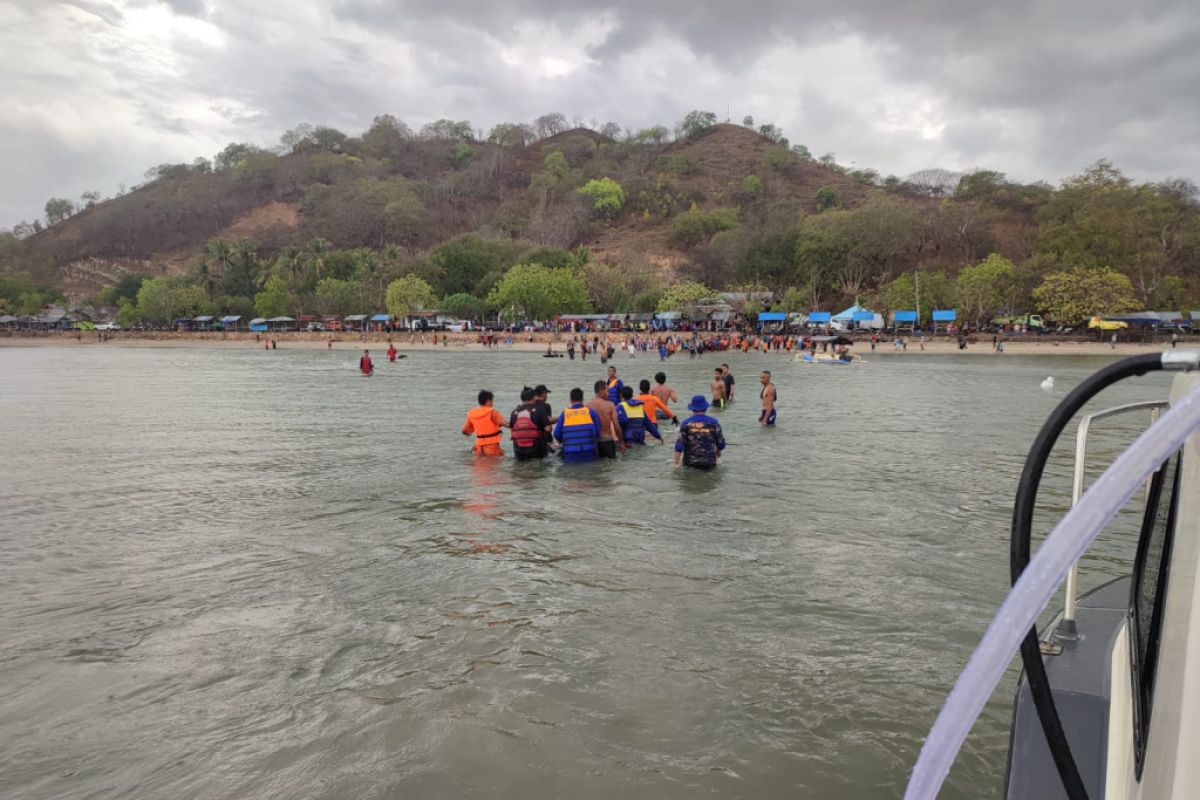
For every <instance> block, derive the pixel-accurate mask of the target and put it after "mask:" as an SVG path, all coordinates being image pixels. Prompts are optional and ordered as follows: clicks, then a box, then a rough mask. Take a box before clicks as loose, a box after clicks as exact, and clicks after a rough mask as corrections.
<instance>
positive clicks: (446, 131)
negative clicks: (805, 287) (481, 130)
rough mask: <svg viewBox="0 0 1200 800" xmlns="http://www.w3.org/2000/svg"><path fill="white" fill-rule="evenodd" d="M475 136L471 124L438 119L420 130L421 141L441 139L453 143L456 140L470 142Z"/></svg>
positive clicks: (464, 121) (463, 121)
mask: <svg viewBox="0 0 1200 800" xmlns="http://www.w3.org/2000/svg"><path fill="white" fill-rule="evenodd" d="M474 136H475V132H474V130H473V129H472V128H471V123H470V122H468V121H467V120H465V119H464V120H458V121H455V120H450V119H439V120H437V121H436V122H431V123H429V124H428V125H426V126H424V127H423V128H421V138H422V139H442V140H448V141H455V140H458V139H466V140H468V141H470V140H472V139H473V138H474Z"/></svg>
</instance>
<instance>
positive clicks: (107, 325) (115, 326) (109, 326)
mask: <svg viewBox="0 0 1200 800" xmlns="http://www.w3.org/2000/svg"><path fill="white" fill-rule="evenodd" d="M96 330H98V331H119V330H121V324H120V323H118V322H101V323H100V324H99V325H97V326H96Z"/></svg>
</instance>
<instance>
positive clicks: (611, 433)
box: [587, 381, 625, 458]
mask: <svg viewBox="0 0 1200 800" xmlns="http://www.w3.org/2000/svg"><path fill="white" fill-rule="evenodd" d="M593 388H594V389H595V392H596V396H595V397H593V398H592V399H591V400H590V401H588V404H587V407H588V408H590V409H591V410H592V411H594V412H596V416H597V417H598V418H599V420H600V440H599V441H598V442H597V443H596V452H597V453H598V454H599V456H600V458H616V457H617V449H618V448H620V449H621V450H624V449H625V437H624V436H623V435H622V433H621V424H620V423H619V422H618V421H617V406H616V404H614V403H612V402H610V401H609V399H608V382H607V381H596V385H595V386H594V387H593Z"/></svg>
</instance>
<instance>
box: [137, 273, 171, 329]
mask: <svg viewBox="0 0 1200 800" xmlns="http://www.w3.org/2000/svg"><path fill="white" fill-rule="evenodd" d="M171 290H172V286H171V282H170V281H169V280H168V279H167V278H148V279H147V280H145V281H143V282H142V286H141V288H140V289H138V293H137V317H138V319H143V320H145V321H146V322H155V323H164V322H170V321H171V315H172V313H173V310H174V309H173V305H172V302H171V300H172V298H171Z"/></svg>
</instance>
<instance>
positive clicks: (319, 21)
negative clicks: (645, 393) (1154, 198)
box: [0, 0, 1200, 224]
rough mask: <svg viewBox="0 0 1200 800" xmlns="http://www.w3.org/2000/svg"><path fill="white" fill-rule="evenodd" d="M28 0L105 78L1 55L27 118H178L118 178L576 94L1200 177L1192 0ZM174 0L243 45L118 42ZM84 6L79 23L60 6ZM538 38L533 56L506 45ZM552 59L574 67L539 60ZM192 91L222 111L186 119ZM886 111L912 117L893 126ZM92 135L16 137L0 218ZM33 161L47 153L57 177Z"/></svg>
mask: <svg viewBox="0 0 1200 800" xmlns="http://www.w3.org/2000/svg"><path fill="white" fill-rule="evenodd" d="M0 1H2V0H0ZM14 1H15V2H16V4H17V7H18V8H20V9H22V10H23V11H24V12H25V13H26V14H27V15H28V19H29V20H30V24H29V26H28V29H27V30H21V31H17V32H13V33H11V34H10V35H11V36H18V37H33V38H35V39H37V38H41V39H45V40H46V41H53V45H54V46H53V48H52V51H53V52H54V53H55V54H56V55H55V58H57V59H60V60H65V61H66V62H69V63H70V64H71V65H72V66H75V67H80V68H82V69H83V70H85V72H84V73H83V74H85V75H87V76H89V77H88V79H87V80H86V81H85V85H83V86H79V85H74V83H73V82H75V81H77V79H76V78H74V77H73V76H72V73H70V72H64V71H62V70H59V69H55V68H54V67H55V66H56V65H55V64H53V63H50V64H38V63H21V64H14V63H8V64H0V99H8V100H10V101H16V102H9V103H8V104H7V107H8V108H10V109H13V108H15V109H17V110H16V111H14V112H13V113H15V114H16V115H17V117H18V118H17V119H14V120H11V122H12V126H13V127H12V130H19V131H27V130H30V129H36V127H37V126H38V125H44V124H45V123H44V122H42V121H40V118H39V117H38V115H37V114H31V113H30V112H29V111H28V108H29V107H30V105H31V104H32V105H35V106H36V104H37V102H38V101H39V100H40V99H42V98H48V97H52V98H54V99H55V100H56V101H58V100H62V101H65V102H67V103H72V104H77V103H84V102H87V103H95V104H96V107H95V109H94V115H93V116H94V118H95V123H94V124H95V125H96V126H97V127H98V128H99V129H101V130H100V132H101V133H103V129H104V127H105V125H106V120H107V119H108V111H109V109H108V107H107V105H108V104H106V103H105V102H103V101H102V100H101V99H99V98H103V97H108V98H111V101H112V103H116V104H120V105H122V106H124V107H126V108H132V109H134V111H133V112H132V113H134V114H135V115H140V116H138V117H137V118H138V119H140V120H141V122H142V124H145V125H149V126H153V127H154V128H155V129H156V130H159V131H161V132H162V133H163V137H162V139H161V140H156V141H155V142H154V146H155V147H156V148H159V152H155V153H153V154H151V153H147V152H143V151H142V150H140V149H139V148H132V149H131V150H130V151H129V152H125V153H112V152H108V151H105V155H104V156H103V157H104V158H107V159H111V160H110V162H109V163H108V164H107V165H106V166H105V167H104V168H103V170H107V172H106V173H105V174H107V175H109V176H110V177H109V180H108V181H106V182H102V183H104V184H106V185H104V186H103V188H107V189H111V186H112V185H115V183H116V182H117V181H118V180H126V181H127V182H128V176H129V175H134V176H136V175H140V174H141V172H142V171H143V170H144V169H145V168H146V166H148V165H149V164H151V163H155V162H156V161H162V160H171V159H174V160H187V159H190V158H191V157H192V156H194V155H210V154H211V152H212V151H213V150H214V149H215V148H217V147H219V146H220V145H219V144H217V143H216V142H215V141H214V139H215V138H220V137H224V138H225V139H226V140H245V141H255V142H258V143H260V144H269V143H271V142H273V141H275V140H276V139H277V137H278V135H279V133H281V132H282V131H283V130H284V129H286V128H288V127H291V126H293V125H295V124H297V123H299V122H302V121H309V122H313V123H317V124H329V125H334V126H337V127H340V128H343V129H344V130H346V131H347V132H349V133H356V132H358V131H360V130H362V129H363V128H365V127H366V125H367V124H369V122H370V120H371V118H372V117H373V116H374V115H376V114H380V113H394V114H396V115H397V116H399V117H401V118H402V119H404V120H405V121H407V122H408V123H409V124H410V125H412V126H413V127H414V128H416V127H419V126H420V125H421V124H423V123H424V122H427V121H429V120H431V119H434V118H437V117H451V118H455V119H470V120H471V121H472V122H473V123H474V124H475V125H476V126H478V127H481V128H483V129H484V130H485V131H486V130H487V129H488V128H490V127H491V126H492V125H494V124H496V123H498V122H502V121H522V120H528V119H531V118H532V117H534V116H537V115H539V114H543V113H546V112H547V111H552V110H559V111H562V112H563V113H565V114H566V115H567V117H568V118H570V117H573V116H576V115H579V116H582V117H585V118H593V117H594V118H596V119H599V120H601V121H604V120H608V119H612V120H615V121H617V122H619V123H620V124H622V125H624V126H628V127H631V128H635V129H636V128H639V127H644V126H647V125H651V124H655V123H662V124H668V125H669V124H671V123H673V122H674V121H675V120H677V119H679V118H680V117H681V116H682V115H683V114H684V113H686V112H687V111H688V110H689V109H691V108H695V107H699V108H709V109H712V110H714V111H717V112H718V113H720V114H721V115H722V116H724V113H725V110H726V108H729V110H730V113H731V115H732V116H733V117H734V118H735V119H740V118H741V116H742V115H743V114H746V113H753V114H754V116H755V117H756V118H757V119H758V120H759V121H760V122H774V123H775V124H777V125H779V126H781V127H782V128H783V129H784V131H785V133H786V134H787V135H788V136H789V137H790V138H791V139H792V141H796V142H803V143H805V144H807V145H809V146H810V147H811V148H812V149H813V151H814V152H817V153H821V152H825V151H834V152H836V153H837V154H838V156H839V159H841V160H843V161H845V162H847V163H848V162H850V161H852V160H853V161H856V162H857V163H858V164H860V165H864V166H866V165H870V166H874V167H876V168H877V169H879V170H880V171H881V172H883V173H888V172H896V173H900V174H903V173H904V172H905V171H911V170H912V169H916V168H919V167H923V166H932V165H938V166H945V167H948V168H956V169H957V168H964V167H969V166H986V167H990V168H996V169H1001V170H1004V171H1006V172H1009V173H1010V174H1011V175H1013V176H1014V177H1017V178H1019V179H1026V180H1033V179H1038V178H1044V179H1048V180H1051V181H1054V180H1057V179H1058V178H1059V177H1061V176H1064V175H1067V174H1070V173H1073V172H1077V171H1078V170H1079V169H1080V168H1082V167H1083V166H1084V165H1085V164H1086V163H1088V162H1089V161H1091V160H1094V159H1095V158H1098V157H1102V156H1103V157H1108V158H1111V159H1113V160H1114V161H1115V162H1116V163H1117V165H1118V166H1120V167H1122V168H1124V169H1126V170H1127V171H1129V172H1130V173H1131V174H1133V175H1134V176H1135V177H1139V178H1148V179H1157V178H1161V177H1165V176H1167V175H1185V176H1191V177H1193V178H1195V177H1200V152H1198V148H1200V145H1197V144H1193V141H1194V139H1195V137H1194V134H1193V132H1194V131H1195V130H1196V128H1197V126H1198V125H1200V104H1197V103H1195V102H1194V100H1193V97H1194V85H1195V83H1196V80H1197V78H1200V49H1198V48H1196V47H1195V46H1194V42H1195V41H1196V40H1197V39H1200V7H1197V6H1196V5H1195V4H1194V3H1192V2H1186V3H1185V2H1175V1H1173V0H1152V2H1149V3H1146V4H1140V5H1134V6H1131V5H1130V4H1127V3H1124V2H1118V0H1094V2H1087V3H1084V2H1082V1H1081V0H1069V1H1068V2H1062V3H1044V2H1036V0H1015V2H1011V3H1005V4H996V3H993V2H983V0H963V1H962V2H955V3H946V2H944V0H915V2H908V3H896V2H894V1H893V0H805V1H802V2H791V1H790V0H760V1H759V2H751V3H740V4H738V3H729V2H728V0H657V1H656V2H646V0H637V2H635V1H634V0H611V1H610V2H607V3H601V4H598V3H596V2H595V0H495V1H493V2H486V3H485V2H478V3H471V4H466V3H446V2H444V0H437V2H435V1H434V0H407V2H396V3H393V2H385V1H384V0H330V1H328V2H322V0H293V2H291V3H288V4H273V3H258V4H245V3H240V2H234V1H233V0H208V2H205V0H108V2H103V1H102V0H61V2H58V3H46V2H44V1H43V0H37V2H35V0H8V2H9V3H13V2H14ZM154 3H158V4H160V7H169V8H170V9H172V10H173V12H174V13H176V14H179V15H183V16H186V17H188V18H192V17H195V18H199V19H203V20H205V21H206V22H207V23H209V24H212V25H214V26H216V28H217V30H219V31H220V34H221V36H222V38H223V44H222V45H221V46H220V47H218V48H215V49H214V47H213V46H212V45H211V44H210V43H206V42H205V41H202V40H197V39H193V38H190V37H188V36H175V37H174V38H173V39H171V40H170V47H171V62H172V63H171V68H170V69H165V70H161V71H156V72H154V74H145V73H143V72H142V71H141V70H140V68H139V66H138V65H137V64H136V63H132V62H128V61H127V59H126V58H125V57H124V56H125V52H124V51H125V43H123V42H121V41H113V37H114V35H115V32H119V31H122V30H124V27H123V26H124V25H126V23H127V18H129V17H132V16H133V15H134V14H135V13H136V12H139V11H142V10H145V9H146V8H147V7H148V6H150V5H151V4H154ZM68 4H69V6H70V8H72V9H73V11H72V14H71V16H70V17H69V19H70V20H71V21H70V22H69V23H68V22H66V21H65V20H66V19H67V17H66V16H64V15H56V14H55V13H54V10H55V9H56V8H62V7H65V6H67V5H68ZM80 12H83V13H80ZM601 23H604V24H603V26H602V25H601ZM531 30H532V31H535V32H536V33H533V34H531V33H530V31H531ZM584 31H588V32H590V33H588V35H586V36H585V35H584V34H583V33H582V32H584ZM7 41H11V40H10V39H6V38H5V34H4V32H2V31H0V45H3V44H4V43H5V42H7ZM137 44H138V43H130V45H131V46H136V45H137ZM520 44H523V45H524V46H525V50H524V51H522V56H521V58H519V59H518V63H510V62H511V61H512V59H511V58H509V59H508V60H506V59H505V58H504V57H502V55H503V52H504V51H505V50H506V48H513V47H516V46H517V45H520ZM830 48H833V49H832V50H831V49H830ZM850 53H852V54H853V56H850V55H848V54H850ZM549 56H553V57H559V56H561V57H563V58H565V59H566V60H567V61H570V62H571V68H570V69H567V70H564V71H562V72H561V73H560V72H551V73H546V72H543V71H541V69H542V64H541V63H540V62H541V59H542V58H543V57H549ZM830 58H832V59H833V61H834V62H836V63H826V62H825V61H823V59H830ZM855 59H860V60H861V63H858V62H856V60H855ZM93 80H94V84H93ZM180 98H188V100H189V101H190V106H189V107H194V108H199V109H207V110H208V112H209V114H210V119H209V121H207V122H197V121H196V120H194V119H192V118H188V119H184V118H183V117H181V114H182V113H183V112H182V111H181V110H180ZM906 103H921V104H922V109H917V108H909V107H906V105H905V104H906ZM925 106H928V108H925ZM885 107H886V109H887V110H888V113H890V114H892V115H893V116H897V115H898V116H899V117H901V118H903V119H901V122H905V121H906V120H907V121H910V122H913V125H912V126H909V127H905V126H904V125H903V124H902V125H900V126H899V127H896V126H890V127H888V126H881V124H880V119H881V114H882V113H883V111H882V110H881V109H884V108H885ZM139 109H140V111H139ZM22 115H23V116H22ZM910 117H911V119H908V118H910ZM925 117H928V120H926V119H925ZM939 121H940V126H941V127H940V129H939V130H940V133H938V134H937V135H931V134H929V133H928V131H927V130H926V128H928V127H929V126H931V125H932V126H935V127H936V125H935V123H939ZM926 123H928V124H926ZM921 126H924V127H921ZM11 135H13V136H16V135H17V134H15V133H14V134H11ZM20 135H21V136H24V135H25V134H24V133H22V134H20ZM121 135H122V134H121V133H120V132H112V134H111V137H110V138H113V139H120V136H121ZM100 138H101V139H104V137H100ZM5 143H6V144H7V143H8V139H7V138H6V139H5ZM25 146H27V145H25ZM76 146H78V145H77V144H76V143H71V142H68V141H66V140H64V139H62V137H61V134H59V133H56V132H54V131H53V130H51V129H45V130H43V131H42V141H41V142H40V143H39V147H38V148H37V149H36V152H29V153H26V154H25V155H24V156H22V155H19V154H18V153H17V151H16V150H15V149H14V148H6V149H0V170H2V172H0V174H4V175H5V177H6V180H5V181H3V182H0V224H3V223H7V222H9V221H11V220H13V219H19V218H21V217H29V216H30V215H31V214H32V213H35V212H36V211H37V210H39V209H40V207H41V204H42V203H43V202H44V198H45V196H46V195H47V194H48V193H55V192H56V191H57V190H55V189H54V188H53V187H54V186H56V185H62V186H64V187H70V186H73V185H74V184H75V182H76V176H75V175H74V174H73V172H72V170H70V169H66V168H64V167H62V166H60V165H61V164H65V163H67V162H68V161H70V163H71V164H72V165H74V164H75V162H74V161H73V160H72V159H73V157H74V156H73V153H74V151H73V150H72V148H74V147H76ZM97 146H100V147H107V145H97ZM56 147H57V150H56V149H55V148H56ZM54 153H59V154H62V155H64V158H55V157H54V155H53V154H54ZM68 153H71V154H72V156H71V158H65V156H66V154H68ZM18 158H39V159H42V160H43V163H42V164H41V165H40V168H39V170H38V176H37V177H36V179H35V178H33V177H31V175H30V173H29V171H28V170H27V169H24V168H23V167H24V165H19V164H16V163H15V161H16V159H18ZM103 170H102V171H103ZM10 176H18V177H17V178H16V179H13V180H7V178H9V177H10ZM89 188H90V187H89ZM68 191H73V190H71V189H67V188H64V189H63V190H61V191H57V193H66V192H68Z"/></svg>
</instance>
